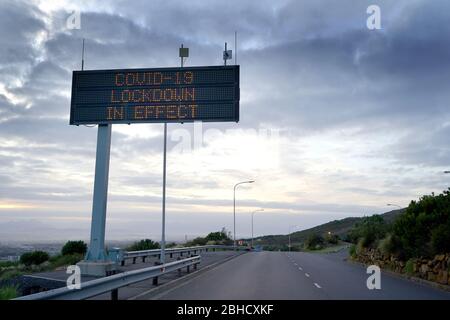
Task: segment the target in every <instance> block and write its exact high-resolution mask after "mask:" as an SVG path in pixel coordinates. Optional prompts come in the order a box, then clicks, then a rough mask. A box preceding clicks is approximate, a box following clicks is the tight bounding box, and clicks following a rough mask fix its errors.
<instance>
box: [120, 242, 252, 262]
mask: <svg viewBox="0 0 450 320" xmlns="http://www.w3.org/2000/svg"><path fill="white" fill-rule="evenodd" d="M216 249H219V250H234V249H235V247H234V246H226V245H205V246H195V247H184V248H168V249H166V250H165V254H166V255H170V257H171V258H172V257H173V255H174V254H178V255H179V256H183V254H184V253H186V254H188V255H189V254H191V252H192V253H193V254H197V253H200V252H202V251H208V250H213V251H215V250H216ZM236 249H237V250H247V249H248V247H245V246H238V247H236ZM160 255H161V249H152V250H140V251H126V252H124V253H123V254H121V255H120V257H119V258H118V261H120V262H121V265H122V266H124V265H125V261H126V260H129V259H133V263H136V259H137V258H142V261H143V262H145V259H146V258H147V257H159V256H160Z"/></svg>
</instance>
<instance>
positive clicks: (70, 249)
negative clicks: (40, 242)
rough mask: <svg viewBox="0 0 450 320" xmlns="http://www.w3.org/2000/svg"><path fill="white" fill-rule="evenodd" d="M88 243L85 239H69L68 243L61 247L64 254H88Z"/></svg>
mask: <svg viewBox="0 0 450 320" xmlns="http://www.w3.org/2000/svg"><path fill="white" fill-rule="evenodd" d="M86 251H87V245H86V243H84V241H81V240H80V241H67V242H66V244H65V245H64V246H63V247H62V249H61V254H62V255H63V256H66V255H70V254H74V253H78V254H82V255H84V254H86Z"/></svg>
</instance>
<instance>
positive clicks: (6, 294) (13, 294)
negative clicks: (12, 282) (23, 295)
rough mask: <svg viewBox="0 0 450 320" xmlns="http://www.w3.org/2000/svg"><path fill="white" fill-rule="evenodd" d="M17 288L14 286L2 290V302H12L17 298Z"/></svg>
mask: <svg viewBox="0 0 450 320" xmlns="http://www.w3.org/2000/svg"><path fill="white" fill-rule="evenodd" d="M17 295H18V293H17V288H16V287H14V286H7V287H1V288H0V300H10V299H14V298H17Z"/></svg>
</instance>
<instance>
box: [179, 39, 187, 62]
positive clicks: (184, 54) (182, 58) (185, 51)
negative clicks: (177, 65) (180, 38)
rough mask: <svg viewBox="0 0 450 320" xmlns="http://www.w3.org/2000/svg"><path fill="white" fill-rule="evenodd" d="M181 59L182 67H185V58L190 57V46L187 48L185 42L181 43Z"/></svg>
mask: <svg viewBox="0 0 450 320" xmlns="http://www.w3.org/2000/svg"><path fill="white" fill-rule="evenodd" d="M179 56H180V59H181V67H182V68H183V67H184V58H187V57H189V48H185V47H184V45H183V44H181V48H180V54H179Z"/></svg>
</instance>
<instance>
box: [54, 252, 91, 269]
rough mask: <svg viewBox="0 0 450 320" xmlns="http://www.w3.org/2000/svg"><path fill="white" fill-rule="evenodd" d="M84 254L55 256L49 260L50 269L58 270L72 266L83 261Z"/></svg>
mask: <svg viewBox="0 0 450 320" xmlns="http://www.w3.org/2000/svg"><path fill="white" fill-rule="evenodd" d="M83 257H84V254H80V253H74V254H67V255H57V256H54V257H51V258H50V263H51V266H52V268H58V267H62V266H72V265H75V264H77V262H79V261H81V260H83Z"/></svg>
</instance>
